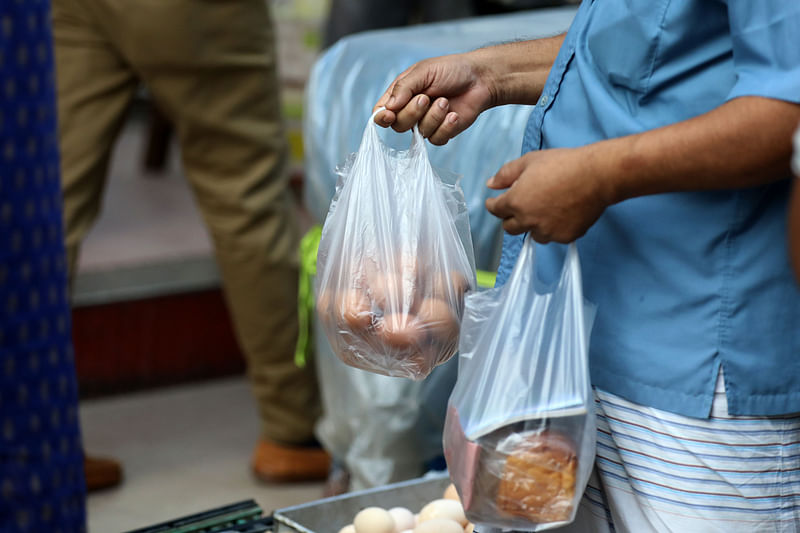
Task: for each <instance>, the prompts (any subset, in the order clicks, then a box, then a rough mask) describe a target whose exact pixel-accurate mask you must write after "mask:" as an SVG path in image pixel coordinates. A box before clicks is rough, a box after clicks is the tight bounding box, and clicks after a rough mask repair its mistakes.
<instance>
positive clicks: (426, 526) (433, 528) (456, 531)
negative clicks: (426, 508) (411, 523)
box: [414, 518, 464, 533]
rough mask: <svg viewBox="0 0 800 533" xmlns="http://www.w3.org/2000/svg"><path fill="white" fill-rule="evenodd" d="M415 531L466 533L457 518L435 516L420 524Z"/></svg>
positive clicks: (415, 532)
mask: <svg viewBox="0 0 800 533" xmlns="http://www.w3.org/2000/svg"><path fill="white" fill-rule="evenodd" d="M414 533H464V528H463V527H462V526H461V524H459V523H458V522H456V521H455V520H448V519H446V518H434V519H432V520H426V521H425V522H422V523H421V524H419V525H418V526H417V527H415V528H414Z"/></svg>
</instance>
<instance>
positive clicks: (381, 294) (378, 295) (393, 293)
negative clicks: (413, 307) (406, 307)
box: [367, 274, 403, 313]
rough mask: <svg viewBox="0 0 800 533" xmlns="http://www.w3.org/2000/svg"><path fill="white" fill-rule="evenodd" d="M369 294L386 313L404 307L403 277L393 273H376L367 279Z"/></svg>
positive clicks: (373, 301)
mask: <svg viewBox="0 0 800 533" xmlns="http://www.w3.org/2000/svg"><path fill="white" fill-rule="evenodd" d="M367 295H368V296H369V298H370V300H371V301H372V303H374V304H375V305H376V306H378V307H379V308H380V309H381V310H382V311H384V312H385V313H392V312H398V311H400V310H401V309H402V308H403V283H402V279H401V278H399V277H397V276H395V275H392V274H376V275H374V276H372V277H370V278H369V279H368V280H367Z"/></svg>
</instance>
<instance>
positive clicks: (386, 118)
mask: <svg viewBox="0 0 800 533" xmlns="http://www.w3.org/2000/svg"><path fill="white" fill-rule="evenodd" d="M414 66H415V65H411V66H410V67H408V68H407V69H405V70H404V71H403V72H401V73H400V74H398V76H397V77H396V78H395V79H394V81H392V83H391V84H390V85H389V88H388V89H386V91H384V93H383V94H382V95H381V97H380V98H378V101H377V102H376V103H375V105H374V106H373V108H372V112H373V113H375V111H377V110H378V109H379V108H381V107H386V104H387V102H388V101H389V98H391V96H392V91H394V86H395V85H396V84H397V82H398V80H400V79H401V78H403V77H405V76H406V75H407V74H408V73H409V72H410V71H411V70H412V69H413V68H414ZM395 118H396V114H395V113H394V111H391V110H388V109H387V110H386V111H383V112H382V113H378V114H377V115H375V123H376V124H378V125H379V126H384V127H386V126H390V125H391V124H392V123H393V122H394V121H395Z"/></svg>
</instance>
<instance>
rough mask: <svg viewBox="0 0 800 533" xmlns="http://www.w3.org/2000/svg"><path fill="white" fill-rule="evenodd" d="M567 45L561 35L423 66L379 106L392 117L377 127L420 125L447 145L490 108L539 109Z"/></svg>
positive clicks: (380, 119)
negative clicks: (558, 57)
mask: <svg viewBox="0 0 800 533" xmlns="http://www.w3.org/2000/svg"><path fill="white" fill-rule="evenodd" d="M563 41H564V34H561V35H556V36H554V37H547V38H545V39H534V40H532V41H520V42H512V43H506V44H499V45H495V46H487V47H485V48H479V49H477V50H473V51H471V52H466V53H464V54H453V55H448V56H442V57H435V58H432V59H426V60H424V61H420V62H419V63H417V64H415V65H412V66H411V67H410V68H408V69H407V70H406V71H405V72H403V73H402V74H400V75H399V76H398V77H397V79H395V80H394V81H393V82H392V84H391V85H390V86H389V88H388V89H387V90H386V92H385V93H384V94H383V96H381V98H380V99H379V100H378V103H377V104H376V105H375V107H374V109H377V108H379V107H381V106H385V107H386V111H383V112H381V113H378V114H377V115H376V116H375V122H376V123H377V124H378V125H379V126H383V127H387V126H391V127H392V128H394V129H395V130H397V131H406V130H408V129H411V127H412V126H414V124H419V131H420V132H421V133H422V135H423V136H425V137H427V138H428V139H429V140H430V141H431V143H433V144H438V145H442V144H445V143H447V141H449V140H450V139H452V138H453V137H455V136H456V135H458V134H459V133H461V132H462V131H464V130H465V129H467V128H468V127H469V126H470V125H471V124H472V123H473V122H475V119H476V118H477V117H478V115H479V114H481V113H482V112H483V111H485V110H487V109H489V108H490V107H494V106H498V105H505V104H527V105H534V104H536V102H537V101H538V100H539V95H540V94H541V93H542V88H543V87H544V84H545V81H546V80H547V75H548V73H549V72H550V67H552V66H553V62H554V61H555V59H556V55H558V50H559V48H560V47H561V43H562V42H563Z"/></svg>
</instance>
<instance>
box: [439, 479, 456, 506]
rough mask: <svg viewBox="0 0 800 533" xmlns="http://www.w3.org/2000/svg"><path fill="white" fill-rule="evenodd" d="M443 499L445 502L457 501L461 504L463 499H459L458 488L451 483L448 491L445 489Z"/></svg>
mask: <svg viewBox="0 0 800 533" xmlns="http://www.w3.org/2000/svg"><path fill="white" fill-rule="evenodd" d="M442 498H444V499H445V500H455V501H457V502H459V503H460V502H461V498H459V497H458V491H457V490H456V486H455V485H453V484H452V483H450V484H449V485H448V486H447V488H446V489H444V494H442Z"/></svg>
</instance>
